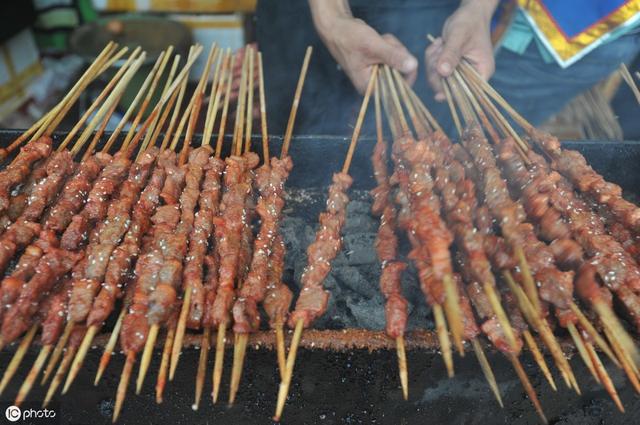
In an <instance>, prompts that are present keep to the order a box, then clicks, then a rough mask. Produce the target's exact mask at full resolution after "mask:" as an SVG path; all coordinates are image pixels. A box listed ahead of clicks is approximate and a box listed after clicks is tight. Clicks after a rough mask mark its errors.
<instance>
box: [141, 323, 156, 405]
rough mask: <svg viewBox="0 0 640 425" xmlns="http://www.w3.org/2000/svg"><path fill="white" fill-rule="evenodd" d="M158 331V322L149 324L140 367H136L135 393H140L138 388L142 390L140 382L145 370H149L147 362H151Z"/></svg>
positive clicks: (142, 380)
mask: <svg viewBox="0 0 640 425" xmlns="http://www.w3.org/2000/svg"><path fill="white" fill-rule="evenodd" d="M159 331H160V325H158V324H155V325H151V328H149V335H148V336H147V341H146V343H145V344H144V350H143V351H142V358H141V359H140V368H139V369H138V379H137V380H136V394H140V390H142V384H144V378H145V377H146V376H147V370H149V363H151V356H152V355H153V347H154V346H155V345H156V339H158V332H159Z"/></svg>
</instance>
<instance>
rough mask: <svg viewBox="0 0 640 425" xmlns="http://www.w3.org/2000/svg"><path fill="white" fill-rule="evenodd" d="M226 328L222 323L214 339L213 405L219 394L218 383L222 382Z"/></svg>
mask: <svg viewBox="0 0 640 425" xmlns="http://www.w3.org/2000/svg"><path fill="white" fill-rule="evenodd" d="M226 331H227V326H226V324H224V323H221V324H220V325H218V336H217V338H216V358H215V361H214V364H213V391H212V392H211V399H212V400H213V404H216V402H217V401H218V394H219V392H220V381H222V368H223V366H224V342H225V334H226Z"/></svg>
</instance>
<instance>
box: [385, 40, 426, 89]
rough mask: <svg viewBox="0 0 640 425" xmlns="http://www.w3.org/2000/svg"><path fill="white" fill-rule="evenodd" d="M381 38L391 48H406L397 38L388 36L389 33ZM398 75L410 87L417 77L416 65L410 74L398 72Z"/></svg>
mask: <svg viewBox="0 0 640 425" xmlns="http://www.w3.org/2000/svg"><path fill="white" fill-rule="evenodd" d="M382 38H384V39H385V41H386V42H387V43H389V44H391V45H392V46H394V47H395V48H397V49H404V50H407V49H406V47H405V46H404V44H402V42H401V41H400V40H398V38H397V37H396V36H395V35H393V34H389V33H387V34H383V35H382ZM407 53H409V51H408V50H407ZM400 73H401V74H402V76H403V77H404V79H405V80H406V81H407V83H409V85H411V86H412V85H413V83H415V82H416V78H417V77H418V66H417V64H416V67H415V69H414V70H413V71H411V72H403V71H400Z"/></svg>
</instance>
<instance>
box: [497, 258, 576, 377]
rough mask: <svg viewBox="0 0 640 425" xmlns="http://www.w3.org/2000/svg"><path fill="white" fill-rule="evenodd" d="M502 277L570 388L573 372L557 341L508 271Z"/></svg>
mask: <svg viewBox="0 0 640 425" xmlns="http://www.w3.org/2000/svg"><path fill="white" fill-rule="evenodd" d="M502 275H503V276H504V279H505V281H506V282H507V285H508V286H509V290H510V291H511V293H512V294H513V295H514V296H515V297H516V302H517V303H518V307H520V311H522V314H523V315H524V317H525V318H526V319H527V322H529V324H530V325H531V326H532V327H533V328H534V329H535V330H536V331H537V332H538V334H539V335H540V338H542V341H543V342H544V343H545V345H546V346H547V348H549V352H550V353H551V356H552V357H553V360H554V362H555V363H556V366H557V367H558V370H560V373H561V374H562V378H563V380H564V382H565V384H566V385H567V387H569V388H571V382H572V381H574V380H572V379H571V378H570V376H571V375H573V371H572V370H571V366H570V365H569V362H568V361H567V359H566V358H565V357H564V353H563V352H562V348H560V344H558V341H557V340H556V339H555V337H554V336H553V333H552V332H551V329H549V326H548V325H547V323H546V322H545V321H544V320H542V318H540V315H539V314H538V312H536V311H535V310H534V308H533V305H531V301H529V298H528V297H527V295H526V294H525V293H524V290H523V289H522V288H521V287H519V286H518V285H517V284H516V282H515V280H514V279H513V277H512V276H511V273H510V272H509V271H508V270H505V271H503V273H502Z"/></svg>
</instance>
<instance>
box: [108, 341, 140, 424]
mask: <svg viewBox="0 0 640 425" xmlns="http://www.w3.org/2000/svg"><path fill="white" fill-rule="evenodd" d="M135 362H136V353H135V352H133V351H131V352H129V353H128V354H127V360H126V362H125V364H124V368H123V369H122V374H121V375H120V383H119V384H118V390H117V392H116V404H115V407H114V409H113V419H112V423H116V422H117V421H118V417H119V416H120V411H121V410H122V405H123V404H124V398H125V396H126V395H127V387H128V386H129V379H130V378H131V371H132V369H133V364H134V363H135Z"/></svg>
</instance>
